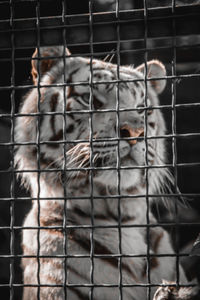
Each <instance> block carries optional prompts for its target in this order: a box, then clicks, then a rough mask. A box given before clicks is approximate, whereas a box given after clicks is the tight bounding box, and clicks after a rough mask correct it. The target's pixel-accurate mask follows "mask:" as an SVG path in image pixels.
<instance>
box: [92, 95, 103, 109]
mask: <svg viewBox="0 0 200 300" xmlns="http://www.w3.org/2000/svg"><path fill="white" fill-rule="evenodd" d="M102 106H103V103H102V102H101V101H99V100H98V99H97V98H96V97H95V96H93V107H94V109H100V108H101V107H102Z"/></svg>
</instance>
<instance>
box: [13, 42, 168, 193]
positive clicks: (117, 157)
mask: <svg viewBox="0 0 200 300" xmlns="http://www.w3.org/2000/svg"><path fill="white" fill-rule="evenodd" d="M40 55H41V58H40V60H39V62H38V61H37V56H38V55H37V52H35V54H34V56H33V58H34V60H33V61H32V75H33V81H34V83H35V85H36V86H35V88H34V89H33V90H32V91H31V92H30V93H29V94H28V95H27V97H26V99H25V102H24V105H23V107H22V110H21V112H22V113H28V114H29V113H35V112H36V113H37V112H38V101H39V110H40V113H41V118H40V122H39V127H40V141H41V145H40V161H41V165H42V166H43V167H44V168H48V167H49V166H51V167H52V166H53V167H54V168H58V169H63V170H66V171H67V176H68V177H69V178H71V179H77V174H79V176H80V174H82V175H83V176H85V175H86V174H88V172H85V171H84V168H85V169H86V170H87V168H88V169H89V168H94V172H93V178H94V182H96V183H97V184H98V183H99V184H105V185H106V186H110V187H111V188H113V187H116V186H117V182H118V181H119V173H120V178H121V182H120V184H121V188H122V189H126V190H127V189H130V188H134V187H135V186H143V185H144V166H145V165H148V166H151V165H157V164H161V163H163V162H164V161H165V153H164V145H163V141H162V140H161V139H159V138H157V137H158V136H160V135H163V134H164V133H165V124H164V120H163V117H162V114H161V112H160V110H159V109H155V107H156V106H158V105H159V102H158V96H157V95H158V94H159V93H161V92H162V91H163V89H164V87H165V80H164V79H161V80H159V77H161V78H162V77H164V76H165V75H166V71H165V67H164V66H163V65H162V64H161V63H160V62H159V61H157V60H153V61H150V62H148V63H147V65H146V77H147V78H148V79H151V78H155V79H152V80H150V81H147V82H146V87H145V81H144V78H145V76H144V73H145V65H141V66H139V67H137V68H133V67H129V66H126V67H119V70H118V69H117V66H116V65H114V64H111V63H107V62H104V61H100V60H92V63H91V61H90V60H89V59H88V58H82V57H72V56H70V54H69V52H66V55H67V57H66V58H65V61H64V59H63V58H62V57H61V56H62V55H63V47H54V48H41V50H40ZM51 57H54V59H53V58H51ZM118 71H119V72H118ZM118 75H119V76H118ZM39 77H40V83H39V84H40V88H39V87H38V88H37V84H38V78H39ZM24 125H25V126H24ZM18 126H23V130H17V131H18V132H20V133H21V132H23V134H22V133H21V134H20V136H19V135H18V136H19V140H21V141H24V142H27V141H29V142H30V141H31V142H33V143H34V142H36V141H37V138H38V119H37V118H34V117H28V118H27V117H21V118H20V120H19V122H18ZM35 148H36V147H34V146H32V149H31V150H30V151H29V152H31V154H32V155H33V156H36V149H35ZM103 168H104V169H103ZM119 168H121V170H120V171H119ZM67 169H68V170H67ZM153 172H157V170H152V173H153ZM84 174H85V175H84ZM151 177H152V183H153V184H155V183H154V181H155V178H154V177H155V176H153V175H151ZM157 177H158V176H157Z"/></svg>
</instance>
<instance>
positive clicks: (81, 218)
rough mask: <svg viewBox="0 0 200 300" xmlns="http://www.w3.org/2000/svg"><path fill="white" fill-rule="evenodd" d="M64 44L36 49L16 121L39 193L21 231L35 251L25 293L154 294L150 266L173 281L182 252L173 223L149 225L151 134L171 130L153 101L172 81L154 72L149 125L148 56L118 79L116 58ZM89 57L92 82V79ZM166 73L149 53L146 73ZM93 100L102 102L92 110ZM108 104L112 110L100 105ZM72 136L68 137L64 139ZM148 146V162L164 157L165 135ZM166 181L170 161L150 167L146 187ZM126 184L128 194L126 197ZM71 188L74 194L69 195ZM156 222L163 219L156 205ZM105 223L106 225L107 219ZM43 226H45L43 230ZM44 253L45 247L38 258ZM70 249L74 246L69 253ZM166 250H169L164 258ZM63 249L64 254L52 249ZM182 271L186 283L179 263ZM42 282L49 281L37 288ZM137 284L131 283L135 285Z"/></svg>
mask: <svg viewBox="0 0 200 300" xmlns="http://www.w3.org/2000/svg"><path fill="white" fill-rule="evenodd" d="M63 52H64V51H63V47H52V48H51V47H50V48H41V49H40V56H41V59H40V60H39V61H37V57H38V54H37V51H36V52H35V53H34V55H33V60H32V76H33V82H34V84H35V87H34V88H33V89H32V90H31V91H30V92H29V93H28V94H27V95H26V97H25V99H24V102H23V104H22V107H21V109H20V113H21V114H22V115H21V116H19V117H18V119H17V122H16V128H15V139H16V142H17V143H18V144H19V145H18V146H17V147H16V155H15V164H16V168H17V170H19V171H22V172H20V175H21V177H22V182H23V184H24V185H25V186H26V187H27V188H28V189H29V190H30V192H31V196H32V197H33V201H32V208H31V210H30V212H29V213H28V215H27V216H26V218H25V222H24V229H23V238H22V248H23V254H24V255H26V256H31V257H24V258H23V259H22V267H23V278H24V284H25V285H27V286H25V287H24V291H23V300H27V299H29V300H35V299H37V296H38V295H39V297H40V299H45V300H53V299H56V300H63V299H66V297H67V299H70V300H78V299H79V300H80V299H90V296H91V297H92V298H91V299H94V300H100V299H104V300H110V299H118V298H119V294H120V282H121V284H122V285H123V287H122V292H123V299H124V300H141V299H147V298H146V297H147V296H146V295H147V287H146V286H145V284H147V285H148V274H147V269H148V268H147V267H149V269H150V280H151V283H152V284H154V285H156V284H160V283H161V280H162V279H165V280H169V281H172V280H175V274H176V271H175V268H176V259H175V257H170V256H167V255H168V254H173V253H174V251H173V249H172V246H171V243H170V238H169V236H168V234H167V232H166V231H165V230H164V229H163V228H161V227H159V226H152V227H150V229H149V231H148V230H147V228H146V226H145V224H146V223H147V219H146V213H147V205H146V197H145V194H146V189H147V186H146V181H145V176H146V175H145V170H144V168H143V167H144V165H145V162H146V158H145V139H144V135H145V134H147V135H148V136H151V137H157V136H162V135H164V134H165V131H166V129H165V123H164V119H163V116H162V114H161V112H160V110H159V109H151V107H152V106H157V105H158V104H159V102H158V96H157V95H158V94H160V93H161V92H162V91H163V89H164V88H165V84H166V82H165V80H159V79H158V80H156V79H155V80H151V81H148V83H147V87H148V89H147V93H148V94H147V106H148V110H147V113H146V122H147V132H146V133H145V129H144V128H145V112H144V111H145V108H144V106H145V83H144V80H143V79H144V72H145V71H144V70H145V65H141V66H139V67H137V68H133V67H130V66H122V67H119V79H120V82H119V84H118V87H117V83H116V82H118V81H117V79H118V75H117V72H118V71H117V66H116V65H114V64H111V63H107V62H104V61H101V60H96V59H93V60H92V64H91V62H90V59H88V58H83V57H73V56H70V54H69V52H68V50H67V51H66V58H65V61H64V59H63V58H61V56H62V55H63ZM48 56H49V57H48ZM51 57H54V58H51ZM91 65H92V76H93V77H92V80H93V85H92V87H91V88H90V86H89V83H90V81H91ZM38 70H39V73H38ZM165 75H166V71H165V67H164V66H163V65H162V63H161V62H159V61H157V60H153V61H150V62H148V64H147V76H148V78H151V77H152V78H158V77H163V76H165ZM101 82H102V83H101ZM78 83H80V84H78ZM59 84H60V85H59ZM48 85H49V86H48ZM63 86H65V87H63ZM117 88H119V109H120V110H121V111H120V113H119V120H118V123H119V133H120V136H121V140H120V141H119V155H120V166H121V170H120V171H119V173H120V177H119V174H118V169H117V153H118V140H117V130H118V129H117V120H116V118H117V117H116V111H115V110H116V107H117ZM91 101H92V104H91ZM38 102H39V104H38ZM91 107H92V108H93V109H94V113H93V114H92V117H91V114H90V108H91ZM38 109H39V111H40V113H41V115H39V116H38V114H37V113H38ZM102 109H107V110H110V111H108V112H103V113H102V112H101V110H102ZM55 112H56V113H57V114H56V115H55V114H53V113H55ZM64 112H65V117H64V114H63V113H64ZM80 112H81V113H80ZM29 114H32V115H29ZM91 118H92V121H91ZM91 123H92V127H93V128H92V134H93V136H92V138H93V141H92V149H91V135H90V127H91ZM65 140H66V142H67V143H64V142H63V141H65ZM38 141H40V145H39V146H38ZM20 143H22V144H23V143H24V144H25V145H20ZM64 145H65V146H64ZM147 146H148V147H147V156H148V165H149V166H153V165H155V166H159V165H163V164H165V163H166V153H165V145H164V140H163V139H159V138H151V139H148V140H147ZM91 153H92V154H91ZM118 163H119V162H118ZM91 164H92V166H91ZM89 167H95V168H96V169H95V170H94V171H91V172H92V174H91V172H90V171H87V170H86V171H85V170H79V168H89ZM126 167H127V169H126ZM38 168H39V169H40V175H38V172H37V169H38ZM98 168H99V169H98ZM102 168H105V169H104V170H103V169H102ZM109 168H110V169H109ZM66 169H67V170H66ZM34 171H35V172H34ZM168 180H171V175H170V173H169V171H168V170H167V169H166V168H149V170H148V193H149V194H154V193H157V194H158V193H160V192H163V191H164V190H165V184H166V182H167V181H168ZM118 185H119V187H120V194H121V195H123V197H121V198H120V202H119V199H118V198H119V197H117V195H118V193H119V190H118ZM91 195H93V197H92V196H91ZM131 195H132V197H131ZM141 195H143V196H141ZM66 196H67V200H64V198H65V197H66ZM38 197H39V198H40V200H39V201H38V200H37V199H38ZM70 197H71V198H70ZM91 199H92V200H91ZM149 200H150V201H151V197H149ZM119 205H120V207H119ZM119 212H120V213H119ZM92 213H93V219H91V216H92ZM119 218H120V223H121V232H120V233H119V229H118V226H117V225H118V222H119ZM149 223H150V224H151V225H154V224H156V219H155V218H154V216H153V214H152V212H151V211H150V212H149ZM66 224H67V226H68V227H67V229H66V228H65V225H66ZM81 225H82V226H84V228H81ZM105 225H106V226H108V228H104V226H105ZM38 226H42V229H40V231H39V233H38V230H37V227H38ZM94 226H96V227H95V228H93V230H92V229H91V228H92V227H94ZM134 226H135V227H134ZM30 227H34V228H35V229H30ZM65 233H66V238H65ZM120 234H121V247H120V246H119V239H120ZM148 239H150V243H149V253H150V254H151V255H152V256H151V258H150V259H149V261H147V258H146V255H147V251H148V250H147V244H148V242H147V240H148ZM38 240H39V244H40V247H39V250H38ZM92 247H93V249H92ZM91 249H92V250H91ZM91 251H93V255H94V257H93V259H91ZM120 252H121V253H120ZM37 254H39V255H40V256H42V257H40V259H39V263H38V259H37V257H36V256H37ZM65 254H67V255H68V257H67V258H66V260H65V259H64V257H63V256H64V255H65ZM120 254H122V257H121V258H119V257H120ZM159 254H166V256H164V257H156V255H159ZM55 255H60V257H57V258H55V257H52V256H55ZM81 255H82V256H83V257H81ZM73 256H74V257H73ZM38 266H39V267H38ZM92 266H93V272H92V273H91V270H92ZM38 268H39V270H38ZM120 268H121V277H120ZM65 269H66V270H65ZM180 280H181V282H183V283H184V282H187V281H186V278H185V275H184V272H183V270H182V268H181V266H180ZM38 281H39V282H38ZM38 284H40V285H42V286H40V288H39V289H38V287H37V285H38ZM131 284H132V285H133V286H129V285H131ZM29 285H35V286H29ZM45 285H47V286H45ZM51 285H52V286H51ZM53 285H58V286H57V287H56V286H53ZM65 285H66V288H64V286H65ZM81 285H84V286H81ZM93 285H94V286H93ZM101 285H103V286H101ZM109 285H113V287H109ZM134 285H135V286H134ZM140 285H141V286H140ZM91 286H93V288H92V290H91ZM155 290H156V287H152V288H151V299H152V298H153V294H154V292H155ZM90 293H92V294H90Z"/></svg>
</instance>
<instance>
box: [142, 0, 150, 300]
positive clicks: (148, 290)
mask: <svg viewBox="0 0 200 300" xmlns="http://www.w3.org/2000/svg"><path fill="white" fill-rule="evenodd" d="M143 3H144V28H145V31H144V43H145V48H146V46H147V39H148V15H147V14H148V10H147V1H146V0H143ZM147 61H148V52H147V51H145V53H144V66H145V68H144V84H145V91H144V106H145V107H147V98H148V94H147V93H148V90H147V88H148V87H147V77H148V66H147ZM147 121H148V110H145V111H144V142H145V166H147V168H145V169H144V172H145V184H146V195H145V198H146V224H147V228H146V238H147V241H150V232H149V226H148V225H149V223H150V218H149V212H150V203H149V168H148V166H149V159H148V140H147V136H148V128H147V127H148V126H147ZM146 260H147V271H146V272H147V283H148V285H149V286H148V288H147V299H148V300H150V299H151V273H150V272H151V266H150V243H148V242H147V257H146Z"/></svg>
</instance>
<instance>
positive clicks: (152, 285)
mask: <svg viewBox="0 0 200 300" xmlns="http://www.w3.org/2000/svg"><path fill="white" fill-rule="evenodd" d="M12 286H13V287H35V288H37V287H64V286H65V287H88V288H91V287H96V288H98V287H107V288H113V287H116V288H119V284H108V283H104V284H103V283H102V284H91V283H82V284H81V283H77V284H76V283H66V284H23V283H13V284H12ZM120 286H121V287H159V286H161V287H165V286H167V287H170V286H174V287H177V285H176V284H175V283H174V284H167V285H166V284H159V283H158V284H155V283H137V284H135V283H134V284H131V283H120ZM178 286H179V287H194V286H197V284H194V283H191V284H181V283H179V285H178ZM0 287H10V283H0Z"/></svg>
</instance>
